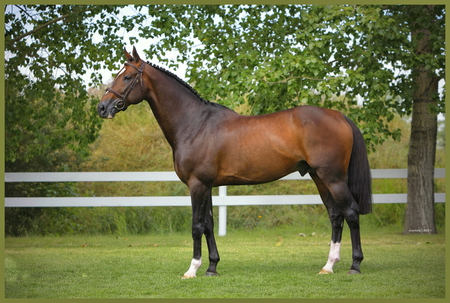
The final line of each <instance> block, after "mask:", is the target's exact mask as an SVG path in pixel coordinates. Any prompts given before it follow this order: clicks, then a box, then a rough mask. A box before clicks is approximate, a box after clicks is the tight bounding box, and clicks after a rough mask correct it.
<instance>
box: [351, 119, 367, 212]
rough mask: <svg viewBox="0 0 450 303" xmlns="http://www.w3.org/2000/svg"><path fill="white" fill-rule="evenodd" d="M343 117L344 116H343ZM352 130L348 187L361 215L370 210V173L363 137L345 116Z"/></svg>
mask: <svg viewBox="0 0 450 303" xmlns="http://www.w3.org/2000/svg"><path fill="white" fill-rule="evenodd" d="M344 117H345V116H344ZM345 119H346V120H347V122H348V124H350V126H351V127H352V131H353V149H352V155H351V157H350V164H349V166H348V173H347V177H348V181H347V183H348V187H349V188H350V192H351V193H352V195H353V198H354V199H355V201H356V203H358V206H359V213H360V214H361V215H365V214H369V213H371V212H372V175H371V173H370V166H369V160H368V159H367V149H366V144H365V142H364V137H363V136H362V134H361V131H360V130H359V129H358V127H357V126H356V125H355V123H354V122H353V121H352V120H350V119H349V118H348V117H345Z"/></svg>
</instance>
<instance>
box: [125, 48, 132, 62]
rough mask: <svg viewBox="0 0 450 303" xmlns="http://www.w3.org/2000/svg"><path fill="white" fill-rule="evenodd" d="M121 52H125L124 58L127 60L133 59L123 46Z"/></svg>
mask: <svg viewBox="0 0 450 303" xmlns="http://www.w3.org/2000/svg"><path fill="white" fill-rule="evenodd" d="M123 52H124V54H125V58H126V59H127V61H133V57H132V56H131V55H130V53H129V52H127V49H126V48H125V47H124V48H123Z"/></svg>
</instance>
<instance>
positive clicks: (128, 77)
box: [123, 75, 131, 81]
mask: <svg viewBox="0 0 450 303" xmlns="http://www.w3.org/2000/svg"><path fill="white" fill-rule="evenodd" d="M123 79H124V80H125V81H130V80H131V76H128V75H126V76H125V77H123Z"/></svg>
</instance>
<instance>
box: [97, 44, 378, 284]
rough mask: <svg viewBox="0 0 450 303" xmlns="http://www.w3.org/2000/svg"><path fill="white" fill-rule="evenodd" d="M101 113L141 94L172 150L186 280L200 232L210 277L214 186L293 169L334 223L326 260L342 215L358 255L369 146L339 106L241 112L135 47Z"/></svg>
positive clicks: (335, 253)
mask: <svg viewBox="0 0 450 303" xmlns="http://www.w3.org/2000/svg"><path fill="white" fill-rule="evenodd" d="M124 52H125V57H126V63H125V64H124V66H123V68H122V69H121V70H120V71H119V73H118V74H117V76H116V77H115V79H114V81H113V83H112V84H111V86H110V87H108V88H107V89H106V92H105V94H104V95H103V97H102V98H101V100H100V102H99V104H98V106H97V109H98V113H99V115H100V117H102V118H110V119H111V118H114V116H115V115H116V114H117V113H118V112H120V111H125V110H126V109H127V108H128V106H130V105H132V104H137V103H139V102H141V101H142V100H146V101H147V102H148V103H149V105H150V107H151V109H152V111H153V113H154V116H155V118H156V120H157V121H158V123H159V126H160V127H161V130H162V131H163V133H164V136H165V138H166V139H167V141H168V142H169V144H170V146H171V148H172V150H173V161H174V168H175V172H176V174H177V175H178V177H179V178H180V180H181V181H182V182H184V183H185V184H186V185H187V186H188V187H189V190H190V196H191V203H192V238H193V258H192V261H191V264H190V267H189V269H188V271H187V272H186V273H185V274H184V275H183V278H195V277H196V274H197V270H198V269H199V267H200V265H201V264H202V248H201V246H202V237H203V235H205V237H206V242H207V246H208V251H209V267H208V269H207V271H206V275H207V276H216V275H218V274H217V270H216V267H217V263H218V262H219V260H220V258H219V253H218V250H217V246H216V241H215V238H214V231H213V228H214V222H213V214H212V210H213V208H212V197H211V190H212V188H213V187H216V186H220V185H243V184H260V183H266V182H271V181H274V180H277V179H279V178H282V177H283V176H285V175H288V174H290V173H292V172H296V171H298V172H299V173H300V174H301V175H302V176H304V175H305V174H307V173H309V174H310V176H311V178H312V180H314V182H315V184H316V186H317V188H318V190H319V194H320V197H321V199H322V201H323V203H324V204H325V206H326V208H327V211H328V215H329V219H330V221H331V226H332V235H331V242H330V251H329V255H328V261H327V262H326V264H325V266H324V267H323V268H322V269H321V270H320V272H319V273H332V272H333V266H334V264H335V263H336V262H337V261H339V256H340V246H341V238H342V229H343V221H344V219H345V221H346V222H347V224H348V226H349V228H350V234H351V241H352V259H353V262H352V265H351V268H350V271H349V272H348V273H349V274H354V273H360V263H361V261H362V260H363V253H362V249H361V240H360V228H359V215H362V214H368V213H370V212H371V210H372V189H371V174H370V167H369V162H368V159H367V150H366V146H365V142H364V139H363V136H362V134H361V132H360V131H359V129H358V128H357V127H356V125H355V124H354V123H353V122H352V121H351V120H350V119H349V118H347V117H346V116H345V115H343V114H342V113H340V112H337V111H334V110H330V109H325V108H320V107H315V106H300V107H295V108H291V109H287V110H283V111H279V112H275V113H271V114H265V115H256V116H244V115H240V114H238V113H236V112H234V111H233V110H231V109H229V108H227V107H225V106H222V105H219V104H217V103H214V102H209V101H206V100H204V99H203V98H201V97H200V95H199V94H198V93H197V92H196V91H195V90H194V89H193V88H192V87H191V86H190V85H189V84H187V83H186V82H185V81H183V80H181V79H180V78H178V77H177V76H176V75H174V74H173V73H171V72H169V71H167V70H165V69H163V68H161V67H159V66H157V65H154V64H152V63H149V62H144V61H143V60H142V59H141V58H140V57H139V55H138V53H137V51H136V48H134V47H133V51H132V55H131V54H129V53H128V52H127V51H126V50H125V49H124Z"/></svg>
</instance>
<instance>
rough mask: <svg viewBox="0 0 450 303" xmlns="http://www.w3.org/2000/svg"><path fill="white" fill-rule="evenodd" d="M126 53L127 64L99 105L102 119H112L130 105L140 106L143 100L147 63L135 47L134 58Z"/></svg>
mask: <svg viewBox="0 0 450 303" xmlns="http://www.w3.org/2000/svg"><path fill="white" fill-rule="evenodd" d="M124 52H125V57H126V59H127V62H125V65H124V66H123V68H122V69H121V70H120V71H119V73H117V76H116V78H115V79H114V81H113V83H112V84H111V86H110V87H108V88H107V89H106V92H105V94H104V95H103V97H102V99H101V100H100V102H99V104H98V105H97V110H98V114H99V115H100V117H102V118H109V119H112V118H114V115H115V114H116V113H118V112H119V111H124V110H126V109H127V107H128V106H129V105H130V104H138V103H139V102H141V101H142V100H143V89H144V87H143V83H142V73H143V71H144V68H145V62H144V61H143V60H141V58H139V55H138V54H137V52H136V48H134V47H133V56H131V55H130V54H129V53H128V52H127V51H126V50H125V49H124ZM136 86H140V88H139V89H138V88H136Z"/></svg>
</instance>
